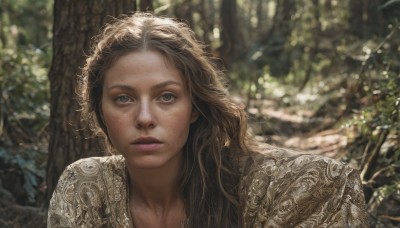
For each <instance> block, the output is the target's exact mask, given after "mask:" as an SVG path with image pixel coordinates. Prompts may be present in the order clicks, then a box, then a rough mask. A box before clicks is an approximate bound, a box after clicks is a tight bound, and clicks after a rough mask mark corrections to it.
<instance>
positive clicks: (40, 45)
mask: <svg viewBox="0 0 400 228" xmlns="http://www.w3.org/2000/svg"><path fill="white" fill-rule="evenodd" d="M132 11H152V12H154V13H155V14H158V15H168V16H173V17H177V18H180V19H181V20H183V21H185V22H186V23H188V24H189V25H190V26H191V27H192V28H193V29H194V31H195V32H196V35H197V36H198V38H199V39H200V40H202V41H203V42H204V43H205V44H207V48H208V49H209V51H211V52H212V53H213V55H215V56H216V57H218V58H219V59H220V60H221V61H220V62H219V64H220V65H221V67H222V66H224V68H225V69H226V73H227V76H228V80H229V83H230V91H231V93H232V95H233V96H234V97H235V99H237V101H238V102H241V103H243V105H245V107H246V110H247V112H248V115H249V120H250V126H251V130H252V133H253V134H254V135H255V137H257V139H258V140H260V141H264V142H267V143H270V144H274V145H279V146H285V147H290V148H295V149H297V150H300V151H306V152H308V153H315V154H322V155H325V156H330V157H333V158H336V159H339V160H341V161H344V162H346V163H349V164H351V166H353V167H354V168H356V169H358V170H360V174H361V177H362V180H363V187H364V192H365V199H366V203H367V209H368V213H369V220H370V224H371V227H398V226H399V225H400V160H399V159H400V157H399V156H400V134H399V132H400V122H399V120H400V118H399V117H400V113H399V109H400V89H399V88H400V0H363V1H350V0H344V1H339V0H298V1H292V0H203V1H202V0H136V1H134V0H130V1H126V0H120V1H110V0H102V1H79V0H70V1H62V0H55V1H52V0H35V1H29V0H0V18H1V21H0V65H1V68H0V95H1V96H0V104H1V106H0V178H1V179H0V227H46V206H47V204H48V200H49V196H50V194H51V191H52V189H54V186H55V183H56V182H57V179H58V177H59V175H60V173H61V172H62V170H63V169H64V168H65V166H66V165H68V164H69V163H71V162H72V161H74V160H77V159H78V158H81V157H85V156H90V155H101V154H102V152H101V151H102V150H101V149H99V147H98V145H99V144H98V141H97V140H98V139H96V138H90V137H87V136H88V133H87V132H85V131H82V130H81V129H82V126H83V125H82V124H81V123H80V122H79V112H77V111H76V110H78V109H79V106H78V105H77V103H76V100H75V99H74V91H75V88H76V84H77V77H76V76H77V74H78V73H79V68H80V67H82V64H83V60H84V56H85V54H86V53H88V51H89V49H88V47H89V44H90V41H91V37H92V36H93V35H94V34H96V33H97V32H98V31H99V29H100V28H101V26H103V25H104V23H105V22H107V20H108V19H109V18H110V17H108V16H107V15H111V16H114V17H117V16H118V15H121V14H123V13H129V12H132ZM47 173H49V174H50V175H47Z"/></svg>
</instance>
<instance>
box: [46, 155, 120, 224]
mask: <svg viewBox="0 0 400 228" xmlns="http://www.w3.org/2000/svg"><path fill="white" fill-rule="evenodd" d="M124 181H125V161H124V159H123V157H122V156H107V157H90V158H84V159H81V160H78V161H76V162H74V163H72V164H70V165H69V166H67V168H66V169H65V170H64V172H63V173H62V175H61V176H60V179H59V181H58V183H57V187H56V189H55V190H54V192H53V195H52V198H51V200H50V205H49V211H48V224H49V227H75V226H77V225H78V226H79V227H80V226H81V225H82V226H89V225H91V226H93V227H96V226H98V224H110V221H111V220H110V219H111V218H112V216H110V214H111V213H113V210H119V208H117V207H118V206H121V205H123V204H124V203H125V201H124V195H123V194H124V192H125V190H126V189H125V185H124ZM121 208H122V209H121V210H123V208H124V207H121ZM118 214H121V213H118ZM121 216H122V215H121ZM117 222H118V221H117ZM114 223H115V221H114ZM115 224H118V223H115Z"/></svg>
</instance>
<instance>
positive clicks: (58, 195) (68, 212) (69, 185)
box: [47, 166, 77, 228]
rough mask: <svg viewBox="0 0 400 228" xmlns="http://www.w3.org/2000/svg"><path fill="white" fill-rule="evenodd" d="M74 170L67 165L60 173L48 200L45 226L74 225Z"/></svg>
mask: <svg viewBox="0 0 400 228" xmlns="http://www.w3.org/2000/svg"><path fill="white" fill-rule="evenodd" d="M76 179H77V178H76V172H75V171H74V169H73V168H72V167H71V166H68V167H67V168H66V169H65V170H64V172H63V173H62V174H61V176H60V179H59V181H58V183H57V186H56V188H55V190H54V192H53V195H52V197H51V200H50V204H49V210H48V217H47V227H48V228H52V227H57V228H59V227H76V226H75V217H76V216H75V214H76V211H75V210H76V208H77V207H76V205H74V200H73V198H74V192H75V184H76Z"/></svg>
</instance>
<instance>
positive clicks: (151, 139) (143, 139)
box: [132, 137, 161, 144]
mask: <svg viewBox="0 0 400 228" xmlns="http://www.w3.org/2000/svg"><path fill="white" fill-rule="evenodd" d="M150 143H161V141H160V140H158V139H157V138H154V137H140V138H137V139H136V140H135V141H133V142H132V144H150Z"/></svg>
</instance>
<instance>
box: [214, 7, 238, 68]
mask: <svg viewBox="0 0 400 228" xmlns="http://www.w3.org/2000/svg"><path fill="white" fill-rule="evenodd" d="M221 24H222V26H221V42H222V44H221V47H220V50H219V52H220V56H221V59H222V61H223V62H224V64H225V67H226V68H227V69H229V68H230V65H231V63H232V61H233V60H234V59H235V56H236V55H237V54H238V53H237V50H240V48H241V44H240V41H241V40H240V32H239V26H238V20H237V3H236V0H222V2H221Z"/></svg>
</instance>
